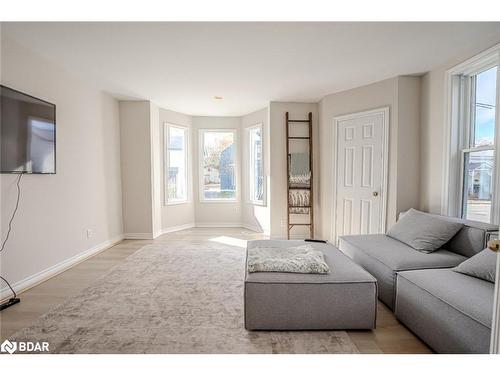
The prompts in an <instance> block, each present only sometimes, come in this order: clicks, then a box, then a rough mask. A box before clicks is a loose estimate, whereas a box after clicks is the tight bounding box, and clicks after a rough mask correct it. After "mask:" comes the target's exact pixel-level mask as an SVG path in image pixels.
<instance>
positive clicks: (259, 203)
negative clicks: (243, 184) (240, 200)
mask: <svg viewBox="0 0 500 375" xmlns="http://www.w3.org/2000/svg"><path fill="white" fill-rule="evenodd" d="M247 204H249V205H252V206H260V207H266V206H267V204H266V203H265V202H264V201H248V202H247Z"/></svg>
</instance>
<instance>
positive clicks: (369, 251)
mask: <svg viewBox="0 0 500 375" xmlns="http://www.w3.org/2000/svg"><path fill="white" fill-rule="evenodd" d="M339 247H340V250H342V251H343V252H344V253H345V254H346V255H348V256H349V257H350V258H351V259H352V260H354V261H355V262H356V263H357V264H359V265H360V266H362V267H363V268H364V269H366V270H367V271H368V272H370V273H371V274H372V275H373V276H374V277H375V278H376V279H377V281H378V287H379V293H378V295H379V299H380V300H381V301H382V302H384V303H385V304H386V305H387V306H388V307H389V308H391V309H393V308H394V298H395V294H396V289H395V284H396V272H398V271H406V270H414V269H425V268H451V267H455V266H456V265H458V264H460V263H461V262H463V261H464V260H465V259H467V258H465V257H464V256H462V255H458V254H455V253H452V252H450V251H446V250H442V249H440V250H437V251H435V252H433V253H431V254H426V253H422V252H419V251H417V250H415V249H413V248H411V247H410V246H408V245H406V244H404V243H402V242H399V241H398V240H395V239H393V238H391V237H388V236H386V235H384V234H367V235H357V236H342V237H340V244H339Z"/></svg>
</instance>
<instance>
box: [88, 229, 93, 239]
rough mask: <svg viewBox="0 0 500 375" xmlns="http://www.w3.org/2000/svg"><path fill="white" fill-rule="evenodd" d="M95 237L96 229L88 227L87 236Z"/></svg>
mask: <svg viewBox="0 0 500 375" xmlns="http://www.w3.org/2000/svg"><path fill="white" fill-rule="evenodd" d="M92 237H94V231H93V230H92V229H87V238H88V239H91V238H92Z"/></svg>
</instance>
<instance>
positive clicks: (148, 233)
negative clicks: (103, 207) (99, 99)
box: [120, 101, 154, 238]
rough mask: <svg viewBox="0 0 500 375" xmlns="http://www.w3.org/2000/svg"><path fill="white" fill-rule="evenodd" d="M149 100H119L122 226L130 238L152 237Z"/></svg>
mask: <svg viewBox="0 0 500 375" xmlns="http://www.w3.org/2000/svg"><path fill="white" fill-rule="evenodd" d="M150 116H151V108H150V102H148V101H122V102H120V136H121V170H122V190H123V201H122V205H123V229H124V233H125V234H126V236H127V237H129V238H133V237H134V238H151V237H153V232H154V231H153V212H152V207H153V196H152V194H151V192H152V188H153V186H152V173H153V171H152V168H151V153H152V151H151V133H150V131H151V129H150V127H149V124H150Z"/></svg>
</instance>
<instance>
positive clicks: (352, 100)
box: [318, 77, 420, 239]
mask: <svg viewBox="0 0 500 375" xmlns="http://www.w3.org/2000/svg"><path fill="white" fill-rule="evenodd" d="M419 80H420V79H419V78H418V77H395V78H391V79H387V80H384V81H381V82H377V83H373V84H371V85H367V86H363V87H359V88H356V89H352V90H348V91H344V92H340V93H336V94H332V95H328V96H326V97H325V98H323V99H322V100H321V102H320V105H319V108H320V110H319V112H320V126H319V139H320V142H319V148H320V154H321V160H320V197H319V202H318V203H319V205H320V206H321V212H320V215H321V227H320V235H321V236H322V237H323V238H326V239H330V238H331V225H332V219H333V218H332V203H333V202H332V194H333V188H332V186H333V184H334V179H333V176H332V163H333V152H334V150H333V144H332V139H333V138H332V137H333V119H334V117H336V116H340V115H345V114H349V113H355V112H360V111H365V110H369V109H374V108H380V107H387V106H388V107H389V110H390V116H389V117H390V119H389V121H390V125H389V127H390V129H389V178H388V202H387V225H388V227H389V226H390V225H392V224H393V223H394V222H395V221H396V216H397V213H398V212H400V211H402V210H405V209H407V208H409V207H412V206H418V205H419V203H418V200H419V192H418V189H416V188H414V187H413V186H418V185H419V181H418V177H419V176H418V161H419V137H418V123H419V116H418V97H419V90H420V83H419ZM400 103H402V104H401V105H400ZM400 123H401V125H400ZM399 127H400V128H401V129H400V131H398V129H399ZM398 163H400V166H399V167H398ZM406 168H415V169H413V171H414V173H411V169H408V170H406Z"/></svg>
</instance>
